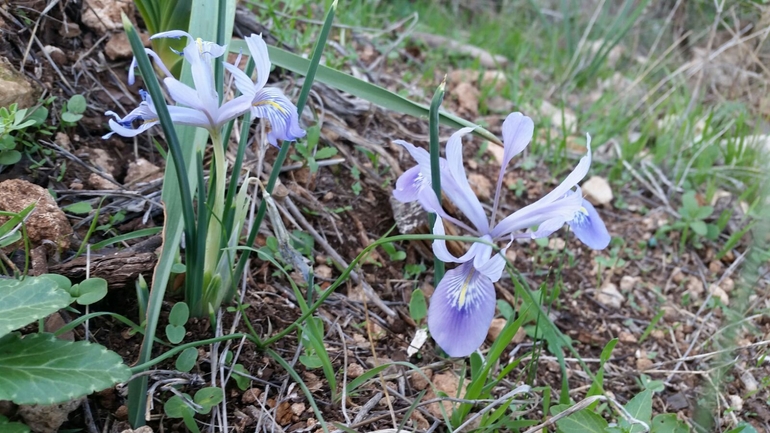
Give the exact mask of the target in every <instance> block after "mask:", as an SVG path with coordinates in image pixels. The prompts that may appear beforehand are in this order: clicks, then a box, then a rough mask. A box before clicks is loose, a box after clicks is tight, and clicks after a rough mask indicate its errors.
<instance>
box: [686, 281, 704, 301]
mask: <svg viewBox="0 0 770 433" xmlns="http://www.w3.org/2000/svg"><path fill="white" fill-rule="evenodd" d="M686 287H687V293H689V294H690V297H692V298H693V299H701V297H702V296H703V292H704V290H703V282H702V281H701V280H700V278H697V277H693V276H691V277H689V278H687V284H686Z"/></svg>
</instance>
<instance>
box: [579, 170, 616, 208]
mask: <svg viewBox="0 0 770 433" xmlns="http://www.w3.org/2000/svg"><path fill="white" fill-rule="evenodd" d="M580 189H581V190H582V192H583V195H584V196H585V198H586V200H588V201H589V202H591V204H593V205H595V206H599V205H606V204H610V203H611V202H612V198H613V195H612V188H611V187H610V184H609V182H607V179H605V178H603V177H599V176H592V177H591V178H590V179H588V180H587V181H585V182H584V183H583V185H581V187H580Z"/></svg>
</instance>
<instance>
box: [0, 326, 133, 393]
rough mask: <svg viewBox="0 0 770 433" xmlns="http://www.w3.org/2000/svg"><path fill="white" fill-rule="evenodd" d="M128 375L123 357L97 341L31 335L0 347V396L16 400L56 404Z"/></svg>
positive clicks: (119, 380) (120, 379) (111, 384)
mask: <svg viewBox="0 0 770 433" xmlns="http://www.w3.org/2000/svg"><path fill="white" fill-rule="evenodd" d="M9 340H10V341H9ZM130 376H131V371H130V370H129V368H128V366H126V365H125V364H123V359H121V357H120V356H119V355H118V354H117V353H115V352H112V351H109V350H107V349H106V348H105V347H104V346H101V345H98V344H92V343H88V342H85V341H65V340H59V339H57V338H55V337H54V336H53V334H32V335H27V336H25V337H24V338H21V337H19V336H16V335H14V336H11V338H7V339H6V341H4V342H3V344H2V345H0V400H11V401H13V402H14V403H16V404H53V403H60V402H64V401H68V400H72V399H73V398H77V397H81V396H84V395H88V394H91V393H92V392H95V391H100V390H103V389H106V388H109V387H111V386H113V385H115V384H116V383H118V382H124V381H126V380H128V378H129V377H130Z"/></svg>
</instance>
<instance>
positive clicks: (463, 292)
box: [457, 268, 476, 308]
mask: <svg viewBox="0 0 770 433" xmlns="http://www.w3.org/2000/svg"><path fill="white" fill-rule="evenodd" d="M475 272H476V269H474V268H471V271H470V273H468V277H466V278H465V281H463V286H462V288H461V289H460V296H459V298H458V299H457V305H458V306H459V307H460V308H462V307H463V306H465V296H466V295H467V294H468V287H469V286H470V282H471V278H473V274H474V273H475Z"/></svg>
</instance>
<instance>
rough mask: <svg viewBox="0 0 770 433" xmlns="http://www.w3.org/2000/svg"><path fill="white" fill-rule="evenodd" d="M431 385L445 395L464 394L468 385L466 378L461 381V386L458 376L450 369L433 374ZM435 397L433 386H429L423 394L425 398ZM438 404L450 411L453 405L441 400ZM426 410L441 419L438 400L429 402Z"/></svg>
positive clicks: (455, 395) (445, 410)
mask: <svg viewBox="0 0 770 433" xmlns="http://www.w3.org/2000/svg"><path fill="white" fill-rule="evenodd" d="M433 385H434V386H435V388H436V390H437V391H443V392H444V393H446V395H448V396H450V397H457V396H463V395H465V389H466V387H467V386H468V381H467V380H465V381H463V383H462V387H461V386H460V378H459V377H457V375H456V374H455V373H454V372H452V371H445V372H442V373H439V374H436V375H435V376H433ZM436 397H437V396H436V394H435V392H434V390H433V388H430V389H429V390H428V392H427V393H426V394H425V399H426V400H433V399H435V398H436ZM440 404H442V405H443V406H444V412H446V413H452V406H453V403H452V402H449V401H443V402H441V403H440ZM428 410H429V411H430V413H432V414H433V416H435V417H436V418H439V419H441V418H442V417H443V415H442V413H443V412H442V410H441V406H439V403H438V402H437V403H431V404H430V405H428Z"/></svg>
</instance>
